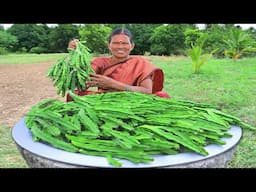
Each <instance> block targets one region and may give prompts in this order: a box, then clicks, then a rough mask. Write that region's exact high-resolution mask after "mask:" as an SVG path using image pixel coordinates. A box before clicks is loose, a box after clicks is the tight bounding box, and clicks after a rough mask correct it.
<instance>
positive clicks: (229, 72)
mask: <svg viewBox="0 0 256 192" xmlns="http://www.w3.org/2000/svg"><path fill="white" fill-rule="evenodd" d="M45 58H47V56H45ZM147 58H149V59H150V61H151V62H152V63H154V64H155V65H158V66H159V67H160V68H162V69H163V70H164V73H165V84H164V91H166V92H168V93H169V94H170V95H171V96H172V98H175V99H187V100H192V101H196V102H207V103H211V104H214V105H217V106H218V107H219V109H221V110H222V111H223V112H226V113H229V114H232V115H234V116H236V117H238V118H240V119H241V120H243V121H244V122H246V123H248V124H250V125H252V126H254V127H256V59H254V58H244V59H240V60H238V61H236V62H234V61H232V60H229V59H212V60H209V61H208V62H207V63H206V64H205V65H203V66H202V68H201V72H200V73H199V74H192V66H191V63H190V60H189V59H188V58H183V57H154V56H151V57H147ZM1 59H2V58H1V57H0V64H1V63H2V61H1ZM35 62H36V63H37V62H38V61H35ZM25 63H28V62H25ZM0 135H1V140H0V167H24V166H25V163H24V160H23V159H22V157H21V155H20V154H19V152H18V151H17V149H16V146H15V145H14V144H13V142H12V140H11V137H10V129H8V128H6V127H4V126H2V127H1V126H0ZM2 135H3V137H2ZM2 138H3V139H2ZM228 167H229V168H256V132H255V131H250V130H243V135H242V139H241V140H240V142H239V144H238V146H237V148H236V152H235V154H234V157H233V159H232V160H231V161H230V162H229V164H228Z"/></svg>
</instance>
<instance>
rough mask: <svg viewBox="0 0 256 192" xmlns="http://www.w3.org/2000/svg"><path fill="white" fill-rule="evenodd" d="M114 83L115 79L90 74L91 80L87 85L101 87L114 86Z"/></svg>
mask: <svg viewBox="0 0 256 192" xmlns="http://www.w3.org/2000/svg"><path fill="white" fill-rule="evenodd" d="M113 84H114V80H113V79H111V78H109V77H107V76H104V75H99V74H90V80H89V81H86V85H87V87H99V88H101V89H109V88H113V87H114V85H113Z"/></svg>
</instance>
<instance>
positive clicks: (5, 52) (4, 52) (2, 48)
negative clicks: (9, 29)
mask: <svg viewBox="0 0 256 192" xmlns="http://www.w3.org/2000/svg"><path fill="white" fill-rule="evenodd" d="M7 54H8V51H7V50H6V49H5V48H4V47H0V55H7Z"/></svg>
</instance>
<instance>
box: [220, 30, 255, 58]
mask: <svg viewBox="0 0 256 192" xmlns="http://www.w3.org/2000/svg"><path fill="white" fill-rule="evenodd" d="M223 41H224V42H225V43H226V44H227V46H228V48H227V49H226V50H225V52H224V54H225V55H226V56H229V57H231V58H232V59H234V60H236V59H238V58H240V57H241V56H242V54H244V53H245V52H250V51H256V48H254V47H253V45H254V43H255V41H253V39H252V38H251V36H250V34H249V33H248V32H245V31H242V30H241V29H238V28H233V29H232V30H230V33H229V37H228V38H226V39H224V40H223Z"/></svg>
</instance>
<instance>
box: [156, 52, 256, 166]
mask: <svg viewBox="0 0 256 192" xmlns="http://www.w3.org/2000/svg"><path fill="white" fill-rule="evenodd" d="M151 62H153V63H154V64H156V65H158V66H159V67H160V68H162V69H163V70H164V73H165V85H164V90H165V91H167V92H168V93H169V94H170V95H171V96H172V97H173V98H176V99H188V100H192V101H196V102H207V103H211V104H214V105H216V106H218V107H219V109H221V110H222V111H223V112H226V113H229V114H232V115H234V116H236V117H238V118H240V119H241V120H243V121H244V122H246V123H248V124H250V125H252V126H254V127H256V59H255V58H244V59H241V60H238V61H236V62H234V61H232V60H229V59H212V60H210V61H209V62H208V63H206V64H205V65H203V66H202V68H201V72H200V73H199V74H192V69H191V68H192V67H191V63H190V60H189V59H186V58H185V59H181V60H176V59H173V58H172V57H170V58H168V59H164V60H163V59H161V58H159V57H158V58H155V59H151ZM228 167H230V168H255V167H256V133H255V132H253V131H250V130H244V131H243V136H242V139H241V140H240V142H239V145H238V147H237V149H236V152H235V154H234V157H233V159H232V160H231V161H230V163H229V164H228Z"/></svg>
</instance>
